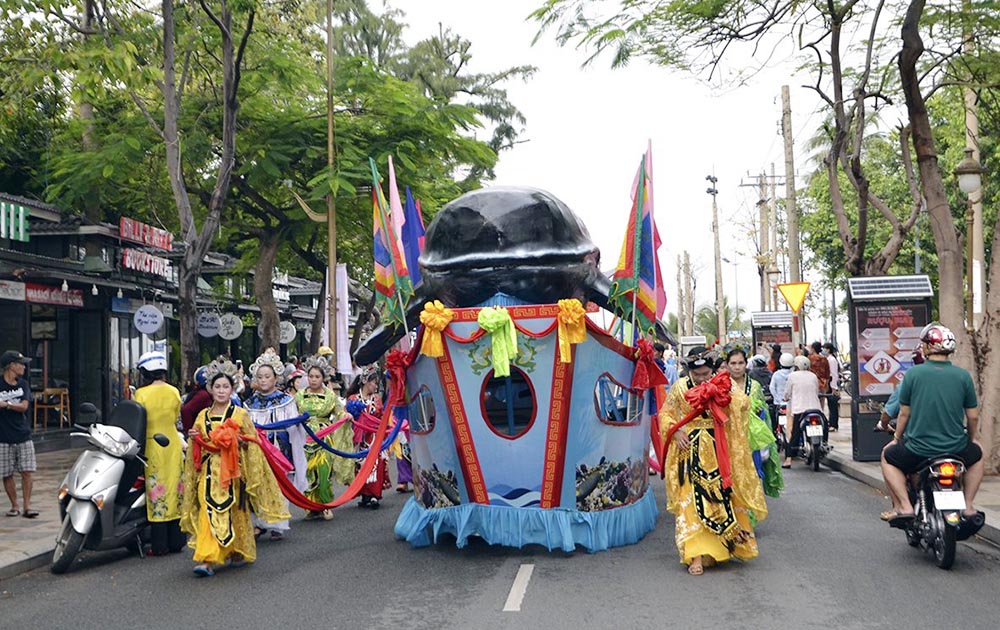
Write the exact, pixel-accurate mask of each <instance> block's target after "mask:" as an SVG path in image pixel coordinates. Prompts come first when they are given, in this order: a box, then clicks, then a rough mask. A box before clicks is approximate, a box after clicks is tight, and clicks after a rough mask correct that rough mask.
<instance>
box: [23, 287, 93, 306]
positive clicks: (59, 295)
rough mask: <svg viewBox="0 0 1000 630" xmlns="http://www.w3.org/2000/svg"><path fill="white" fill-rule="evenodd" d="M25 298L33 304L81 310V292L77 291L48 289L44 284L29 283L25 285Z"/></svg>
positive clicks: (57, 288)
mask: <svg viewBox="0 0 1000 630" xmlns="http://www.w3.org/2000/svg"><path fill="white" fill-rule="evenodd" d="M25 297H26V298H27V300H28V301H29V302H33V303H35V304H54V305H56V306H75V307H76V308H83V291H80V290H78V289H70V290H69V291H63V290H62V289H60V288H59V287H50V286H48V285H44V284H32V283H30V282H29V283H27V284H26V285H25Z"/></svg>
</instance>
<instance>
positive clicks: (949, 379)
mask: <svg viewBox="0 0 1000 630" xmlns="http://www.w3.org/2000/svg"><path fill="white" fill-rule="evenodd" d="M920 342H921V349H922V350H923V355H924V357H925V358H926V361H925V362H924V363H923V364H922V365H916V366H914V367H913V368H912V369H910V370H908V371H907V372H906V378H904V379H903V382H902V383H901V384H900V386H899V402H900V409H899V417H898V418H897V420H896V430H895V432H894V435H893V440H892V442H890V443H889V445H888V446H886V448H885V449H884V450H883V451H882V476H883V477H884V479H885V484H886V486H887V487H888V488H889V495H890V499H891V500H892V506H893V507H892V510H890V511H887V512H883V513H882V515H881V518H882V520H884V521H889V522H890V524H898V523H900V522H905V521H906V520H910V519H913V518H914V510H913V505H912V504H911V503H910V498H909V494H908V493H907V489H906V476H907V475H909V474H911V473H914V472H916V471H917V470H918V469H919V467H920V465H921V464H922V463H923V462H924V461H925V460H927V459H928V458H931V457H936V456H940V455H947V454H954V455H956V456H958V457H959V458H960V459H961V460H962V461H963V462H964V463H965V468H966V472H965V476H964V480H963V488H962V490H963V493H964V494H965V512H964V516H966V517H969V516H974V515H975V514H976V509H975V508H974V507H973V500H974V499H975V497H976V493H977V492H978V490H979V484H980V483H981V482H982V480H983V472H984V463H983V461H982V458H983V451H982V448H981V446H980V444H979V442H978V441H977V440H976V435H977V434H978V430H979V403H978V400H977V398H976V388H975V385H974V384H973V382H972V376H971V375H970V374H969V373H968V372H967V371H965V370H963V369H962V368H960V367H958V366H956V365H952V363H951V361H949V360H948V357H949V356H950V355H951V353H953V352H954V351H955V346H956V342H955V335H954V334H953V333H952V332H951V330H949V329H948V328H946V327H945V326H942V325H941V324H939V323H936V322H934V323H931V324H928V325H927V326H925V327H924V329H923V330H922V331H921V332H920Z"/></svg>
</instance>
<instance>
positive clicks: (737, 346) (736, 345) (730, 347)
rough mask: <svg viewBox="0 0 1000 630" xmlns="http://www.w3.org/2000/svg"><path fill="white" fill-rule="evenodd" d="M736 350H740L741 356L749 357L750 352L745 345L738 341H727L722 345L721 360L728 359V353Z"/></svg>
mask: <svg viewBox="0 0 1000 630" xmlns="http://www.w3.org/2000/svg"><path fill="white" fill-rule="evenodd" d="M737 350H739V351H740V352H742V353H743V356H744V357H746V358H748V359H749V357H750V353H749V351H748V349H747V347H746V346H745V345H743V344H742V343H740V342H738V341H730V342H729V343H727V344H726V345H724V346H723V347H722V360H723V361H728V360H729V355H730V354H732V353H733V352H736V351H737Z"/></svg>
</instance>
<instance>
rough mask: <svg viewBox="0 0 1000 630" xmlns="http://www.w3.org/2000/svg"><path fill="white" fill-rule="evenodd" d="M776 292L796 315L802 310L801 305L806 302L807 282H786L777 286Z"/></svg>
mask: <svg viewBox="0 0 1000 630" xmlns="http://www.w3.org/2000/svg"><path fill="white" fill-rule="evenodd" d="M778 290H779V291H781V296H782V297H783V298H785V301H786V302H788V306H789V307H791V309H792V312H793V313H798V312H799V311H800V310H801V309H802V303H803V302H805V301H806V293H808V292H809V283H808V282H788V283H785V284H779V285H778Z"/></svg>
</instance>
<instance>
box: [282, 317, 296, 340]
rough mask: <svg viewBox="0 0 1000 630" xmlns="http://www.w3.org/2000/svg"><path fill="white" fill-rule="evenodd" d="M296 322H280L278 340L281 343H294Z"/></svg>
mask: <svg viewBox="0 0 1000 630" xmlns="http://www.w3.org/2000/svg"><path fill="white" fill-rule="evenodd" d="M295 332H296V331H295V324H293V323H292V322H281V323H280V324H278V341H280V342H281V343H292V341H294V340H295Z"/></svg>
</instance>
